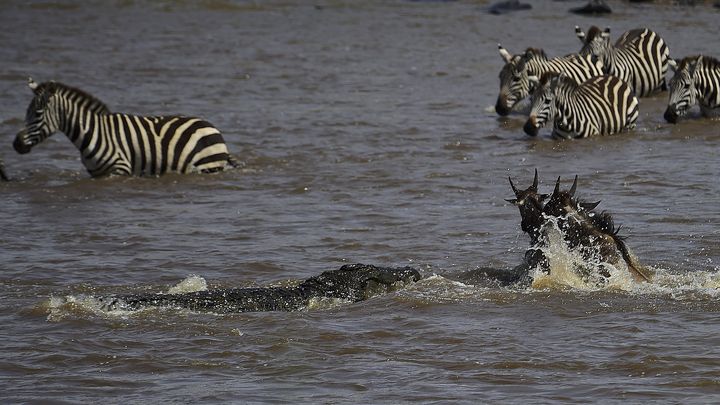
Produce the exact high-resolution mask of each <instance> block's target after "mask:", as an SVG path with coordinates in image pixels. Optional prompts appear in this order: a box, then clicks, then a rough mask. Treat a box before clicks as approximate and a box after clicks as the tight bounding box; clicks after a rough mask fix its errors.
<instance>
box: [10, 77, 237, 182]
mask: <svg viewBox="0 0 720 405" xmlns="http://www.w3.org/2000/svg"><path fill="white" fill-rule="evenodd" d="M28 85H29V87H30V88H31V89H32V91H33V93H34V97H33V99H32V101H31V102H30V105H29V106H28V109H27V115H26V117H25V128H24V129H23V130H21V131H20V132H19V133H18V134H17V136H16V137H15V141H14V142H13V147H14V148H15V151H17V152H18V153H20V154H25V153H28V152H30V150H31V149H32V148H33V147H34V146H35V145H38V144H39V143H42V142H43V141H44V140H45V139H47V138H48V137H49V136H50V135H52V134H53V133H55V132H57V131H61V132H63V133H65V135H67V137H68V138H69V139H70V140H71V141H72V143H73V144H75V146H76V147H77V148H78V150H79V151H80V155H81V158H82V162H83V164H84V165H85V168H86V169H87V170H88V172H89V173H90V175H91V176H93V177H98V176H107V175H135V176H141V175H160V174H163V173H167V172H178V173H190V172H214V171H219V170H223V169H225V168H226V167H229V166H234V165H235V162H234V160H233V159H232V157H231V156H230V155H229V154H228V150H227V146H226V145H225V142H224V141H223V137H222V135H221V134H220V131H218V130H217V129H216V128H215V127H213V126H212V125H210V124H209V123H208V122H206V121H203V120H201V119H199V118H192V117H179V116H167V117H160V116H158V117H144V116H139V115H130V114H119V113H111V112H110V109H109V108H108V107H107V106H106V105H105V104H104V103H103V102H102V101H100V100H98V99H97V98H95V97H93V96H91V95H89V94H87V93H85V92H84V91H82V90H78V89H76V88H73V87H70V86H66V85H64V84H61V83H56V82H45V83H42V84H38V83H36V82H35V81H33V80H32V78H31V79H30V80H29V83H28Z"/></svg>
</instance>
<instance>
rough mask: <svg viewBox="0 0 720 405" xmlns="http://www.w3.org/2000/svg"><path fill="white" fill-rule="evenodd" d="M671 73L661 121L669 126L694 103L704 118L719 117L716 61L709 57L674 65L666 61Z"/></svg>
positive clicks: (719, 64) (719, 65) (719, 67)
mask: <svg viewBox="0 0 720 405" xmlns="http://www.w3.org/2000/svg"><path fill="white" fill-rule="evenodd" d="M670 68H671V69H672V70H673V71H674V72H675V74H674V75H673V78H672V79H670V86H669V87H670V96H669V99H668V106H667V109H666V110H665V120H666V121H667V122H670V123H672V124H675V123H677V121H678V118H679V117H682V116H684V115H686V114H687V112H688V110H690V108H692V107H693V106H694V105H695V104H700V112H701V113H702V115H703V116H705V117H713V118H715V117H718V116H720V61H718V60H717V59H715V58H712V57H709V56H703V55H698V56H688V57H686V58H684V59H683V60H681V61H680V63H679V64H678V63H677V62H676V61H674V60H670Z"/></svg>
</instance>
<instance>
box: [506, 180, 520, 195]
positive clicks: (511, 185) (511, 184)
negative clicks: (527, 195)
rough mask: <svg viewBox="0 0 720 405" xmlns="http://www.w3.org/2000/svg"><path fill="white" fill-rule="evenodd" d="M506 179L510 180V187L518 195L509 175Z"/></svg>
mask: <svg viewBox="0 0 720 405" xmlns="http://www.w3.org/2000/svg"><path fill="white" fill-rule="evenodd" d="M508 180H510V187H512V190H513V192H514V193H515V195H518V193H519V191H518V189H517V188H515V185H514V184H513V182H512V178H511V177H510V176H508Z"/></svg>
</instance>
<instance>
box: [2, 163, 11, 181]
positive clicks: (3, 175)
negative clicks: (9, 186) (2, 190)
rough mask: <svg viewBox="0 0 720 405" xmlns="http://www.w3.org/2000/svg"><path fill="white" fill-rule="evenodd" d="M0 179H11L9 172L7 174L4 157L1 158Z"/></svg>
mask: <svg viewBox="0 0 720 405" xmlns="http://www.w3.org/2000/svg"><path fill="white" fill-rule="evenodd" d="M0 179H2V181H8V180H10V178H8V176H7V174H5V163H3V161H2V159H0Z"/></svg>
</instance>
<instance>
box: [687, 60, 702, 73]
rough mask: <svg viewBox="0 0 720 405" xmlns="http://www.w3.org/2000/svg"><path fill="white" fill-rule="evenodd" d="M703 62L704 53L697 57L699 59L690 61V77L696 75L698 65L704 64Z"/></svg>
mask: <svg viewBox="0 0 720 405" xmlns="http://www.w3.org/2000/svg"><path fill="white" fill-rule="evenodd" d="M702 62H703V57H702V55H700V56H698V57H697V59H695V60H693V61H691V62H690V63H688V73H689V74H690V77H693V76H695V71H696V70H697V68H698V66H702Z"/></svg>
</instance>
